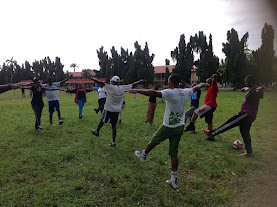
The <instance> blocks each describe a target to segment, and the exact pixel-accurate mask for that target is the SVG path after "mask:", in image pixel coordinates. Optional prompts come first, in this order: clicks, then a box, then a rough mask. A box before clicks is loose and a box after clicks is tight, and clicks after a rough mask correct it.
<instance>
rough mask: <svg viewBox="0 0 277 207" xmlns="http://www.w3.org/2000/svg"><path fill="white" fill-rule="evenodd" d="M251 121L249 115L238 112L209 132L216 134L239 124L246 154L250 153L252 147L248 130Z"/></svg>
mask: <svg viewBox="0 0 277 207" xmlns="http://www.w3.org/2000/svg"><path fill="white" fill-rule="evenodd" d="M252 122H253V119H252V118H251V117H250V116H248V115H247V114H246V113H244V112H239V113H237V114H236V115H235V116H233V117H232V118H230V119H229V120H228V121H226V122H225V123H224V124H223V125H221V126H220V127H218V128H216V129H214V130H212V131H211V132H210V133H211V135H212V136H216V135H218V134H221V133H223V132H225V131H227V130H229V129H232V128H234V127H236V126H239V129H240V133H241V136H242V138H243V141H244V144H245V149H246V151H247V153H248V154H251V153H252V147H251V138H250V133H249V132H250V128H251V124H252Z"/></svg>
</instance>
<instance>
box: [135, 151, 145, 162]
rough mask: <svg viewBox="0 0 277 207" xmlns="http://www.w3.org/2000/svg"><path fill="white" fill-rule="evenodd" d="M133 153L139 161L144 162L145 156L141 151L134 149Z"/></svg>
mask: <svg viewBox="0 0 277 207" xmlns="http://www.w3.org/2000/svg"><path fill="white" fill-rule="evenodd" d="M135 155H136V156H137V158H139V159H140V161H141V162H146V156H145V155H143V153H142V152H140V151H138V150H136V151H135Z"/></svg>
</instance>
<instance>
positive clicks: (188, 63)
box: [171, 34, 194, 83]
mask: <svg viewBox="0 0 277 207" xmlns="http://www.w3.org/2000/svg"><path fill="white" fill-rule="evenodd" d="M171 57H172V59H173V60H174V61H176V62H177V63H176V65H175V68H174V69H173V73H177V74H179V75H180V76H181V77H182V79H183V80H184V81H185V82H187V83H190V77H191V68H192V66H193V59H194V56H193V51H192V45H191V43H188V44H186V41H185V35H184V34H182V35H181V36H180V40H179V44H178V47H176V48H175V49H174V50H173V51H171Z"/></svg>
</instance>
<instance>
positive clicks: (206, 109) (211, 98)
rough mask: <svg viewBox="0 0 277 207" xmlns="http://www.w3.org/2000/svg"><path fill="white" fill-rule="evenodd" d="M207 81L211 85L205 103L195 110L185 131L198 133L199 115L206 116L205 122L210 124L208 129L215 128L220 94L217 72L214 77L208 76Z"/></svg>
mask: <svg viewBox="0 0 277 207" xmlns="http://www.w3.org/2000/svg"><path fill="white" fill-rule="evenodd" d="M206 83H208V84H209V85H210V86H209V88H208V90H207V94H206V96H205V100H204V105H203V106H201V107H199V108H198V109H196V110H194V112H193V115H192V118H191V121H190V124H189V125H188V126H187V127H186V128H185V129H184V131H193V133H196V132H195V121H196V119H197V117H198V116H200V118H203V117H205V122H206V123H207V124H208V129H209V130H212V129H213V113H214V111H215V110H216V107H217V103H216V97H217V94H218V85H217V74H213V75H212V77H210V78H208V79H207V80H206Z"/></svg>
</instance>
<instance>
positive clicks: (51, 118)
mask: <svg viewBox="0 0 277 207" xmlns="http://www.w3.org/2000/svg"><path fill="white" fill-rule="evenodd" d="M52 123H53V113H50V124H52Z"/></svg>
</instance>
